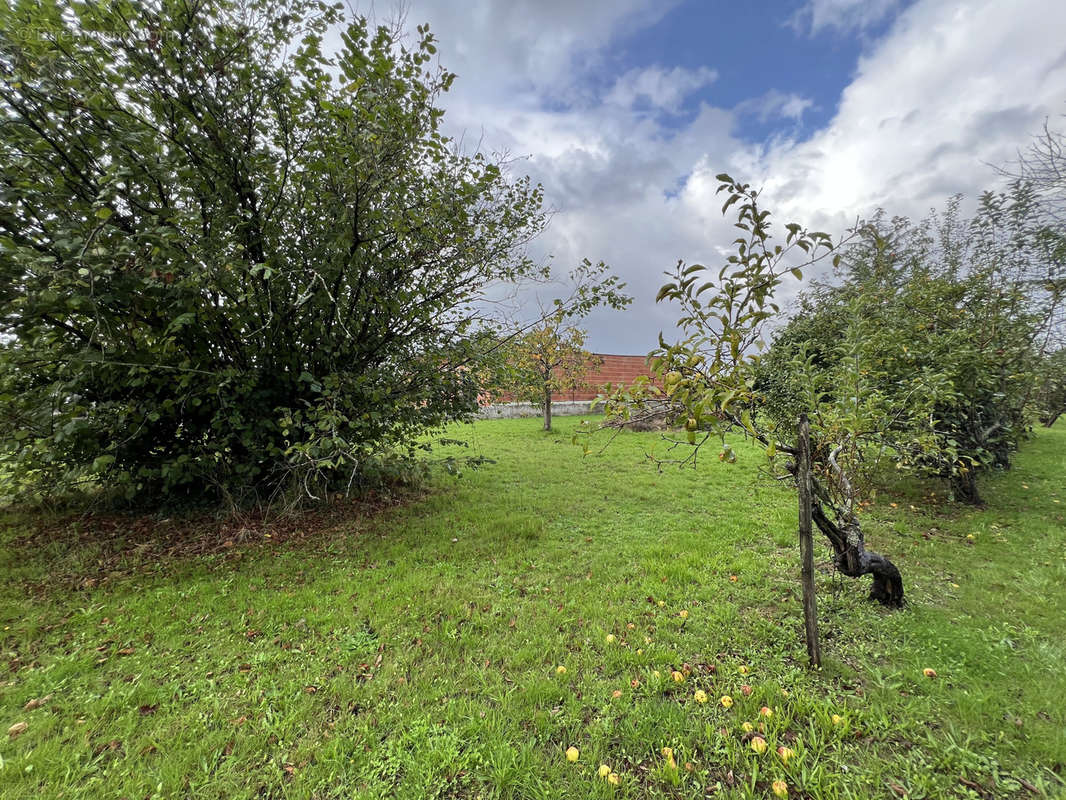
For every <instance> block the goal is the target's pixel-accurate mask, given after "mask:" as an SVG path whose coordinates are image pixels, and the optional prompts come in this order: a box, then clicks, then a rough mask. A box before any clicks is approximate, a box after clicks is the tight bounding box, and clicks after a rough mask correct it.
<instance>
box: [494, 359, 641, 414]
mask: <svg viewBox="0 0 1066 800" xmlns="http://www.w3.org/2000/svg"><path fill="white" fill-rule="evenodd" d="M593 355H594V356H595V357H596V358H597V359H599V360H600V362H601V363H600V364H599V366H597V367H594V368H593V369H592V370H591V371H590V372H589V374H588V377H587V378H586V380H585V382H586V383H587V384H588V388H586V389H581V390H579V391H576V392H557V393H556V394H554V395H552V400H563V401H565V400H574V401H589V400H594V399H596V396H597V395H599V393H600V388H601V387H602V386H603V385H604V384H607V383H610V384H611V385H612V386H628V385H629V384H631V383H632V382H633V381H634V380H635V379H636V377H637V376H638V375H647V376H648V377H651V371H650V370H649V369H648V362H647V358H646V357H645V356H615V355H608V354H606V353H593ZM512 399H513V398H512V397H511V396H510V395H506V394H503V395H498V396H495V397H494V396H491V395H489V394H488V393H485V394H482V395H481V396H479V397H478V402H479V403H480V404H481V405H483V406H485V405H489V404H491V403H509V402H511V401H512Z"/></svg>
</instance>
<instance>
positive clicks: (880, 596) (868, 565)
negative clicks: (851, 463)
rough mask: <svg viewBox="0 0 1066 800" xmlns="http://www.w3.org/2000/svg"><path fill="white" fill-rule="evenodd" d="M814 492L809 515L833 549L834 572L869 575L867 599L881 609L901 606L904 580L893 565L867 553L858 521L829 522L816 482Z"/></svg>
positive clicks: (880, 556) (872, 553) (850, 576)
mask: <svg viewBox="0 0 1066 800" xmlns="http://www.w3.org/2000/svg"><path fill="white" fill-rule="evenodd" d="M814 490H815V491H814V495H815V496H814V499H813V501H812V503H811V514H812V517H813V519H814V524H815V525H817V526H818V530H820V531H821V532H822V533H824V534H825V536H826V538H827V539H829V543H830V544H831V545H832V546H833V551H834V552H835V553H836V557H835V558H834V559H833V562H834V563H835V564H836V567H837V569H838V570H840V571H841V572H842V573H844V574H845V575H847V576H848V577H849V578H859V577H861V576H863V575H872V576H873V583H872V584H871V585H870V599H871V600H876V601H877V602H879V603H880V604H881V605H884V606H893V607H895V608H899V607H900V606H902V605H903V576H902V575H900V573H899V569H897V568H896V565H895V564H893V563H892V562H891V561H889V560H888V559H887V558H885V557H884V556H883V555H880V554H879V553H874V552H872V551H870V550H867V549H866V546H865V544H864V543H863V536H862V528H861V526H860V525H859V521H858V520H857V519H850V520H846V521H844V522H843V523H842V524H841V525H838V524H837V523H835V522H833V520H831V519H829V517H828V516H827V515H826V513H825V510H824V509H823V508H822V503H821V500H820V498H821V497H824V496H825V495H824V491H820V490H819V486H818V484H817V482H815V484H814Z"/></svg>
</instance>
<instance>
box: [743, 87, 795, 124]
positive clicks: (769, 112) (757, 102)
mask: <svg viewBox="0 0 1066 800" xmlns="http://www.w3.org/2000/svg"><path fill="white" fill-rule="evenodd" d="M813 107H814V101H813V100H811V99H810V98H809V97H804V96H803V95H800V94H796V93H795V92H788V93H786V92H782V91H779V90H777V89H771V90H770V91H768V92H767V93H766V94H764V95H762V96H760V97H753V98H752V99H750V100H745V101H743V102H741V103H738V104H737V106H736V107H735V108H734V109H733V110H734V111H736V112H737V113H739V114H753V115H754V116H756V117H758V118H759V120H761V121H762V122H766V121H768V120H771V119H774V118H775V117H781V118H784V119H791V120H795V121H796V122H799V121H800V120H801V119H803V114H804V113H805V112H806V111H807V110H808V109H810V108H813Z"/></svg>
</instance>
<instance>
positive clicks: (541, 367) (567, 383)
mask: <svg viewBox="0 0 1066 800" xmlns="http://www.w3.org/2000/svg"><path fill="white" fill-rule="evenodd" d="M567 285H568V286H569V289H570V290H569V294H568V296H567V297H565V298H555V299H553V300H552V301H551V302H550V303H547V304H545V303H541V302H540V301H539V300H538V301H537V302H536V306H537V308H538V310H539V316H538V318H537V319H536V320H535V321H533V322H531V323H525V324H523V323H520V322H512V323H511V325H510V327H511V331H510V332H505V333H504V334H502V336H501V338H502V342H501V346H500V348H499V351H498V353H497V354H496V357H495V359H494V360H493V362H492V366H493V368H492V369H490V370H487V378H486V380H485V382H486V386H487V388H488V389H489V391H490V392H491V393H493V394H504V395H507V396H510V397H512V398H514V399H515V400H518V401H522V402H528V403H533V404H534V405H537V406H540V408H541V410H542V412H543V414H544V430H546V431H550V430H551V429H552V400H553V397H554V396H555V395H556V394H559V393H564V392H571V391H574V390H576V389H583V388H587V387H588V385H589V384H588V375H589V372H590V371H591V370H592V369H594V368H595V367H597V366H599V364H600V361H599V359H598V358H597V357H596V356H595V355H593V354H592V353H590V352H588V351H587V350H586V349H585V339H586V336H587V333H586V331H585V330H583V329H582V328H580V327H578V325H577V320H579V319H581V318H582V317H584V316H586V315H587V314H589V313H590V312H591V311H592V310H593V309H595V308H597V307H603V308H612V309H623V308H625V307H626V306H627V305H629V304H630V303H631V302H633V298H632V297H631V296H630V295H628V294H626V293H625V292H624V291H623V289H625V284H624V283H622V282H621V281H620V279H619V278H618V276H616V275H613V274H611V273H610V272H609V271H608V269H607V266H606V265H605V264H604V263H603V262H600V263H598V264H592V263H591V262H590V261H588V260H585V261H583V262H582V263H581V264H580V265H579V266H578V268H577V269H575V270H573V271H572V272H571V273H570V276H569V281H568V284H567Z"/></svg>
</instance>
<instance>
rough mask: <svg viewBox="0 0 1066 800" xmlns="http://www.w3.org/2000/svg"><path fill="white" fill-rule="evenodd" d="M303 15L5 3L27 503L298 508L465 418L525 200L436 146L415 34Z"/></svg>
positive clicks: (5, 106) (439, 79) (430, 71)
mask: <svg viewBox="0 0 1066 800" xmlns="http://www.w3.org/2000/svg"><path fill="white" fill-rule="evenodd" d="M338 8H339V6H338V7H336V8H335V7H332V6H329V5H326V4H323V3H319V2H313V0H281V2H270V3H267V2H261V1H260V0H251V1H250V2H249V1H247V0H204V2H197V3H187V2H179V1H178V0H129V2H122V3H78V4H69V3H61V2H57V1H56V0H48V1H46V2H42V3H7V4H4V5H3V6H2V7H0V73H2V75H0V187H2V188H0V338H2V341H3V345H2V348H3V349H2V353H0V366H2V372H0V390H2V393H0V424H2V425H3V426H4V428H3V430H2V433H3V438H4V440H5V442H6V444H7V450H8V453H7V455H8V456H9V460H10V462H11V463H10V465H9V467H8V469H11V470H13V472H12V474H14V475H15V476H17V477H19V478H20V479H21V480H24V481H30V482H32V483H33V484H34V485H35V486H52V487H55V486H69V485H71V484H74V483H77V482H80V481H90V480H91V481H100V482H104V483H105V484H107V485H110V486H117V487H119V488H120V489H121V490H122V491H123V492H124V493H125V494H126V495H127V496H130V497H141V498H148V497H154V496H160V495H166V496H169V497H171V498H174V497H189V498H202V497H208V498H212V499H220V498H221V499H228V500H230V501H231V502H233V503H236V504H243V503H248V502H260V503H265V502H270V501H271V500H273V499H276V498H278V497H280V496H283V495H284V496H292V495H295V494H296V493H297V492H298V493H300V494H302V495H303V496H312V497H319V496H321V495H322V493H323V492H325V491H331V490H335V489H344V488H345V487H348V486H350V485H351V484H352V482H353V481H359V480H363V479H364V478H367V477H369V476H371V475H372V474H373V473H374V471H375V469H376V468H377V467H376V465H378V464H380V463H381V462H382V460H383V459H387V458H390V457H392V456H395V455H399V456H410V455H412V454H413V453H414V452H415V450H416V448H417V447H419V446H420V445H419V444H418V442H419V436H420V434H422V433H423V432H425V431H427V430H429V429H433V428H435V427H437V426H440V425H442V424H444V423H446V422H447V421H449V420H451V419H456V418H462V417H464V416H465V415H468V414H470V413H472V412H473V411H474V410H475V409H476V396H477V391H478V386H477V381H476V380H475V378H474V374H473V372H472V371H471V370H468V369H465V368H464V365H465V364H467V363H469V362H470V361H471V360H473V359H474V358H475V356H476V352H475V349H474V346H473V345H472V342H471V338H470V334H471V332H472V330H473V329H474V328H475V327H476V322H477V320H478V318H479V316H480V315H479V312H478V304H477V301H478V300H479V298H481V297H482V296H483V294H484V291H485V289H486V287H487V286H489V285H490V284H492V283H493V282H495V281H500V280H505V281H506V280H510V279H514V278H518V277H521V276H523V275H525V274H527V273H528V272H529V271H530V268H531V265H530V262H529V260H528V259H527V258H525V257H524V255H523V245H524V244H525V243H527V242H528V241H529V240H530V239H531V238H532V237H533V236H535V235H536V234H537V233H538V232H539V231H540V230H541V229H542V227H543V226H544V224H545V215H544V214H543V212H542V209H541V200H542V198H541V190H540V188H539V187H538V186H534V185H531V183H530V181H529V180H528V179H527V178H523V179H520V180H509V179H507V177H506V176H505V175H504V174H503V170H502V168H501V165H500V164H499V163H497V162H494V161H493V160H491V159H489V158H486V157H484V156H482V155H481V154H474V155H464V154H462V153H460V152H458V151H457V150H456V149H455V146H454V145H453V143H452V142H450V141H449V140H448V139H447V138H445V137H444V136H443V135H442V134H441V133H440V131H439V124H440V120H441V115H442V114H443V112H442V111H441V110H440V109H439V108H438V107H437V100H438V97H439V95H440V94H441V93H442V92H445V91H447V90H448V88H449V87H450V86H451V84H452V81H453V80H454V78H455V76H454V75H453V74H451V73H449V72H447V71H445V70H443V69H440V68H435V67H433V66H431V64H432V60H433V56H434V53H435V52H436V47H435V44H434V38H433V36H432V35H431V34H430V33H429V31H428V29H426V28H422V27H420V28H419V29H418V35H417V37H415V38H414V40H413V41H412V42H410V43H408V42H407V41H406V40H405V39H404V38H403V37H401V36H400V34H399V32H398V31H396V30H391V29H388V28H385V27H378V28H376V29H375V28H372V27H371V26H370V25H368V23H367V22H366V20H365V19H356V20H355V21H354V22H351V23H350V24H348V25H347V26H346V27H344V28H343V31H342V40H343V46H342V47H341V49H340V51H339V52H337V53H335V54H327V53H325V52H324V51H323V49H322V43H323V37H324V35H325V34H326V32H327V30H329V29H330V28H332V27H333V26H337V25H340V24H341V23H342V19H341V16H340V12H339V11H338V10H337V9H338Z"/></svg>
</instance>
